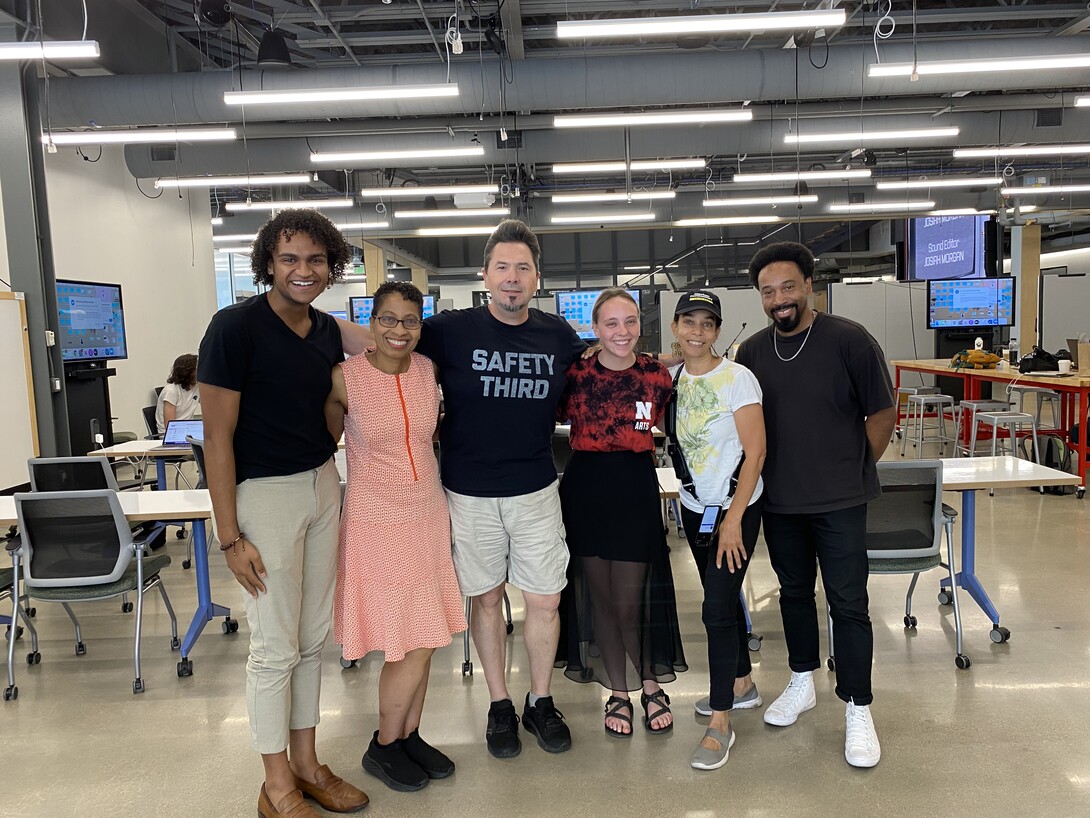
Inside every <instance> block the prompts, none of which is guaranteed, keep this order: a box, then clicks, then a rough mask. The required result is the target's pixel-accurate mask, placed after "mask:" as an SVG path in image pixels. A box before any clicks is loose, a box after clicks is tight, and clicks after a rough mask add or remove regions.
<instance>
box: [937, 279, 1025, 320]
mask: <svg viewBox="0 0 1090 818" xmlns="http://www.w3.org/2000/svg"><path fill="white" fill-rule="evenodd" d="M1012 326H1014V279H1013V278H1009V277H1005V278H973V279H968V280H966V279H950V280H944V281H935V280H931V281H928V282H927V328H928V329H975V328H977V327H1012Z"/></svg>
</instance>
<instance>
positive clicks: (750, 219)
mask: <svg viewBox="0 0 1090 818" xmlns="http://www.w3.org/2000/svg"><path fill="white" fill-rule="evenodd" d="M778 221H782V220H781V219H780V217H779V216H724V217H722V218H715V219H678V220H677V221H676V222H674V225H676V226H677V227H716V226H720V225H729V224H772V223H773V222H778Z"/></svg>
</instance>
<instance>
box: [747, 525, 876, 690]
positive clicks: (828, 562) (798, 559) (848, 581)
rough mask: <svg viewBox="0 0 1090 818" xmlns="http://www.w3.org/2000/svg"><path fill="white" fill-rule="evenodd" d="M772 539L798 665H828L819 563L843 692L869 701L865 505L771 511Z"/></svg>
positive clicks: (790, 653)
mask: <svg viewBox="0 0 1090 818" xmlns="http://www.w3.org/2000/svg"><path fill="white" fill-rule="evenodd" d="M764 526H765V542H766V543H768V555H769V557H770V558H771V560H772V568H773V569H774V570H775V571H776V576H777V577H778V578H779V580H780V615H781V616H782V617H783V632H784V636H785V637H786V639H787V657H788V662H789V664H790V665H791V670H793V671H796V672H804V671H807V670H817V668H819V667H820V666H821V659H820V656H819V652H820V648H819V647H818V612H817V604H816V602H815V599H814V586H815V583H816V580H817V567H818V564H819V563H820V565H821V581H822V584H823V585H824V586H825V598H826V599H827V600H828V601H829V608H830V610H831V612H832V617H833V641H834V642H835V643H836V695H837V696H839V697H840V698H841V699H843V700H844V701H848V700H849V699H850V700H852V701H854V702H855V703H856V704H870V703H871V701H872V700H873V698H874V697H873V696H872V695H871V687H870V672H871V658H872V656H873V654H874V636H873V634H872V633H871V624H870V616H869V614H868V605H869V600H868V599H867V577H868V575H869V570H868V567H867V540H866V532H867V506H866V504H864V505H860V506H854V507H852V508H845V509H841V510H840V511H829V512H825V513H822V514H777V513H775V512H771V511H765V513H764Z"/></svg>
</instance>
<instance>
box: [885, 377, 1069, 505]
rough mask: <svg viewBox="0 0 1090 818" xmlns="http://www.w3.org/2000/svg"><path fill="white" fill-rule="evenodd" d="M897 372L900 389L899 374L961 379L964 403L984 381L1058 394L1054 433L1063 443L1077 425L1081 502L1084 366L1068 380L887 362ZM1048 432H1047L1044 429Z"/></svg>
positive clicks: (965, 434)
mask: <svg viewBox="0 0 1090 818" xmlns="http://www.w3.org/2000/svg"><path fill="white" fill-rule="evenodd" d="M890 364H892V365H893V367H894V370H895V373H896V376H895V377H896V386H897V387H900V386H901V373H902V372H922V373H925V374H928V375H944V376H946V377H948V378H960V379H961V380H962V383H963V384H964V385H965V400H980V399H981V398H980V392H981V389H980V387H981V384H983V383H984V382H985V381H990V382H992V383H998V384H1000V385H1001V386H1003V387H1006V386H1008V385H1011V384H1014V383H1015V382H1016V381H1017V384H1016V385H1017V386H1040V387H1044V388H1046V389H1052V390H1053V391H1056V392H1059V393H1060V418H1059V421H1060V422H1059V424H1058V425H1059V428H1057V429H1056V430H1055V431H1056V432H1057V433H1059V434H1060V436H1061V437H1063V439H1064V440H1065V441H1066V440H1068V432H1069V431H1070V429H1071V427H1072V426H1073V425H1074V424H1076V423H1078V424H1080V426H1079V432H1080V434H1079V443H1078V445H1077V446H1074V447H1073V448H1074V450H1075V457H1076V458H1077V459H1076V462H1077V463H1078V464H1079V465H1078V474H1079V476H1080V477H1081V478H1082V485H1080V486H1079V488H1078V492H1077V495H1076V496H1077V497H1078V498H1079V499H1082V497H1083V496H1084V495H1085V493H1086V483H1087V477H1088V475H1090V463H1087V460H1086V456H1087V452H1088V451H1090V446H1088V445H1087V441H1086V437H1087V434H1086V432H1087V429H1086V426H1087V423H1086V418H1087V411H1088V410H1090V371H1087V369H1086V368H1085V367H1084V368H1082V369H1079V370H1075V371H1074V372H1072V374H1071V375H1070V376H1069V377H1066V376H1065V377H1063V378H1058V377H1049V376H1046V375H1041V374H1040V373H1035V374H1028V375H1022V374H1019V372H1018V370H1017V369H1011V368H1008V369H951V368H950V361H948V360H946V359H943V358H938V359H930V360H921V361H890ZM1044 431H1048V430H1044ZM970 432H971V430H970V429H968V428H963V429H962V436H963V438H964V440H963V442H964V443H968V441H969V434H970Z"/></svg>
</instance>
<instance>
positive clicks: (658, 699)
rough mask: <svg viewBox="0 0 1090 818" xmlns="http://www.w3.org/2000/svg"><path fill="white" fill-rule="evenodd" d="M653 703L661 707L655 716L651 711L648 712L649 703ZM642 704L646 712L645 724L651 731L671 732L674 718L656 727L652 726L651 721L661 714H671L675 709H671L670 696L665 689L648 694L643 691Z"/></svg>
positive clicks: (641, 695)
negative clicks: (663, 725) (662, 725)
mask: <svg viewBox="0 0 1090 818" xmlns="http://www.w3.org/2000/svg"><path fill="white" fill-rule="evenodd" d="M651 703H654V704H655V705H657V706H658V707H659V710H658V712H657V713H655V715H654V716H652V715H651V714H650V713H648V712H647V705H649V704H651ZM640 704H641V705H643V712H644V716H643V726H644V727H646V728H647V730H648V731H649V732H651V733H669V732H670V731H671V730H673V729H674V722H673V720H672V719H671V721H670V723H669V724H667V725H666V726H665V727H659V728H655V727H652V726H651V722H653V721H654V720H655V719H657V718H659V717H661V716H664V715H666V714H667V713H670V714H671V715H673V711H672V710H670V697H669V696H667V695H666V691H665V690H663V689H661V688H660V689H658V690H656V691H655V692H654V693H652V694H650V695H648V694H647V693H641V694H640Z"/></svg>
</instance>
